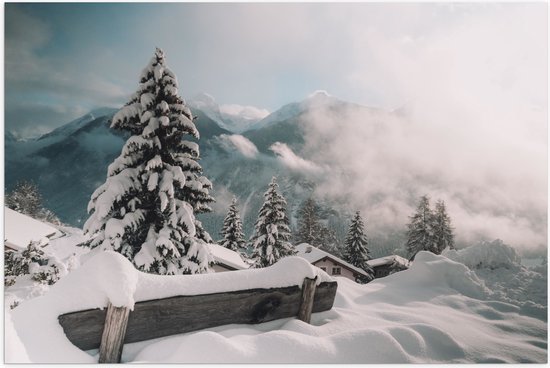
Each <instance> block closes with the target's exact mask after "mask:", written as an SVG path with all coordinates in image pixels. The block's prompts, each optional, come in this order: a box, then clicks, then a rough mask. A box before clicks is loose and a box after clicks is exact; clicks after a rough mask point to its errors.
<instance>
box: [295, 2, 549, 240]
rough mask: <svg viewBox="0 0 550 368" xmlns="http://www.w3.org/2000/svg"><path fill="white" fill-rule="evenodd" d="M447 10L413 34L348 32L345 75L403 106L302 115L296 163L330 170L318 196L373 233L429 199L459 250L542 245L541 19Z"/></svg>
mask: <svg viewBox="0 0 550 368" xmlns="http://www.w3.org/2000/svg"><path fill="white" fill-rule="evenodd" d="M456 11H458V12H460V15H461V16H460V17H457V19H455V20H454V21H453V22H449V23H448V24H435V25H433V24H432V26H433V29H428V30H424V31H423V32H422V35H418V34H417V36H416V37H415V36H414V35H409V36H408V37H404V34H403V33H400V32H397V33H395V34H390V33H384V32H380V30H379V29H376V28H371V29H363V30H362V31H361V32H358V33H357V34H356V35H355V41H354V42H355V43H356V52H355V56H356V62H357V65H356V68H355V69H354V71H353V73H351V74H350V75H349V77H350V78H351V79H353V80H354V81H355V82H356V83H357V84H358V85H361V86H363V87H362V88H365V90H366V89H368V88H373V87H380V88H381V90H382V91H384V93H386V100H387V101H389V100H392V99H393V100H394V101H400V100H401V101H407V103H406V104H405V105H404V107H403V108H402V109H399V110H397V111H396V112H395V113H389V112H388V113H386V112H384V111H381V110H376V109H366V108H365V109H358V108H351V107H350V108H348V109H346V110H345V111H343V112H342V114H340V115H338V116H337V117H336V116H335V115H334V114H333V113H332V112H331V111H327V110H324V111H323V110H321V111H315V112H313V113H312V114H310V115H309V116H307V117H305V119H304V121H305V124H306V129H304V131H305V132H306V138H305V140H306V146H305V148H304V155H305V156H306V157H314V159H315V162H316V163H326V164H327V165H328V166H329V167H330V170H331V173H332V175H330V176H327V177H326V180H325V181H324V182H323V183H321V185H320V186H319V188H318V193H319V194H321V195H325V196H328V197H331V198H338V199H342V200H345V201H346V203H350V204H353V205H355V206H357V207H358V208H359V209H361V210H362V211H363V213H364V214H365V215H366V217H367V219H368V220H367V221H368V222H369V223H370V228H371V229H376V231H386V229H388V228H395V227H399V228H402V229H405V224H406V223H407V222H408V217H407V216H409V215H410V214H412V213H413V212H414V210H415V207H416V201H417V199H418V197H419V196H420V195H423V194H429V195H430V196H431V197H432V199H433V200H436V199H438V198H441V199H443V200H445V201H446V203H447V206H448V209H449V212H450V215H451V217H452V219H453V223H454V226H455V227H456V234H457V239H458V240H459V241H461V242H463V243H469V242H472V241H474V240H475V239H476V238H488V239H494V238H501V239H503V240H504V241H505V242H507V243H510V244H513V245H515V246H516V247H518V248H536V247H539V246H541V245H544V246H546V244H547V226H546V224H547V214H546V211H547V203H548V197H547V180H548V179H547V178H548V161H547V134H548V130H547V129H548V127H547V121H548V106H547V97H548V96H547V90H546V88H547V66H546V63H547V57H546V53H547V50H548V46H547V45H548V43H547V32H546V15H545V13H544V12H542V13H540V14H539V13H537V7H522V6H519V7H518V6H502V7H499V6H490V7H489V8H488V9H484V8H473V9H472V8H469V7H466V8H460V7H459V9H458V10H456ZM420 19H422V17H420V18H419V20H418V24H417V26H419V27H420V26H421V24H420ZM406 21H407V22H408V21H410V19H406ZM526 22H528V23H529V27H525V24H526ZM364 45H369V47H368V48H365V47H364ZM371 50H376V53H375V55H374V54H373V53H372V52H371ZM319 147H322V149H319ZM314 152H315V153H316V154H315V155H313V153H314Z"/></svg>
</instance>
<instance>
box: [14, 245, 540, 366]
mask: <svg viewBox="0 0 550 368" xmlns="http://www.w3.org/2000/svg"><path fill="white" fill-rule="evenodd" d="M125 263H128V265H129V262H127V261H126V260H125V259H124V258H123V257H120V256H118V255H116V254H112V253H105V255H104V257H102V258H96V257H94V258H93V259H91V260H89V261H88V262H86V263H84V264H83V265H82V266H81V267H80V268H79V269H77V270H76V271H75V272H72V273H70V274H69V275H68V276H66V277H65V278H64V279H62V280H61V281H60V282H58V283H57V284H55V285H54V286H53V287H52V288H51V290H50V292H48V293H47V294H46V295H44V296H42V297H39V298H36V299H33V300H30V301H26V302H25V303H23V304H22V305H21V306H19V307H18V308H16V309H15V310H14V311H13V322H14V326H15V329H16V331H17V334H18V335H19V337H20V339H21V341H22V342H23V344H24V346H25V349H26V351H27V354H28V357H29V359H30V360H31V361H33V362H40V363H46V362H55V363H62V362H72V363H85V362H87V363H90V362H91V363H93V362H96V361H97V355H95V356H92V355H90V354H88V353H86V352H82V351H80V350H79V349H77V348H76V347H74V346H73V345H72V344H70V342H69V341H68V340H67V339H66V338H65V335H64V334H63V330H62V329H61V327H60V326H59V324H58V323H57V315H59V314H60V313H61V312H63V311H66V310H68V309H70V308H69V307H68V305H70V306H71V307H73V308H74V307H76V306H77V305H80V307H83V306H85V305H91V304H93V303H91V302H90V301H88V302H86V299H85V298H86V297H87V295H88V294H91V295H92V296H88V298H89V300H95V302H96V303H99V302H101V301H102V302H106V299H107V295H109V296H108V297H109V298H110V297H111V294H109V293H111V292H115V291H116V290H117V289H116V288H117V286H114V285H112V286H111V285H109V286H107V285H104V284H103V282H104V281H103V280H111V282H112V283H113V284H114V283H122V284H124V285H126V288H128V289H132V288H133V287H135V293H134V294H133V299H134V300H135V301H140V300H145V299H149V298H153V299H154V298H158V297H169V296H173V295H193V294H194V293H201V294H202V293H212V292H222V291H229V290H234V289H248V288H256V287H267V286H270V285H271V286H275V285H276V286H290V285H301V283H302V280H303V278H304V277H318V282H322V281H329V280H331V279H330V277H329V276H328V275H327V274H326V273H324V272H322V271H321V270H319V269H318V268H316V267H314V266H312V265H311V264H309V263H308V262H307V261H306V260H304V259H301V258H299V257H288V258H283V259H281V260H280V261H279V262H278V263H276V264H275V265H273V266H271V267H268V268H265V269H252V270H242V271H233V272H225V273H219V274H202V275H192V276H157V275H149V274H144V273H141V272H138V271H136V270H134V269H130V268H129V267H127V266H128V265H127V264H125ZM112 268H117V269H118V271H116V270H115V271H114V270H113V269H112ZM77 271H80V272H81V273H77ZM100 273H104V276H100V275H99V274H100ZM85 276H86V277H85ZM101 277H104V279H102V278H101ZM117 278H123V280H122V281H118V279H117ZM136 278H137V282H136ZM63 281H65V282H64V283H63ZM337 281H338V290H337V295H336V300H335V304H334V307H333V308H332V309H331V310H329V311H325V312H321V313H314V314H313V315H312V320H311V324H307V323H304V322H302V321H299V320H297V319H295V318H287V319H280V320H275V321H270V322H267V323H262V324H258V325H226V326H219V327H216V328H212V329H209V330H202V331H197V332H192V333H187V334H181V335H175V336H170V337H165V338H160V339H154V340H150V341H143V342H138V343H133V344H126V345H125V346H124V351H123V356H122V361H123V362H156V363H160V362H166V363H264V364H265V363H333V364H334V363H363V364H364V363H474V362H477V363H482V362H483V363H491V362H492V363H499V362H500V363H504V362H506V363H519V362H535V363H543V362H546V359H547V324H546V322H545V320H544V318H542V317H540V318H538V317H536V316H535V318H533V317H532V316H528V315H525V314H522V313H521V312H522V309H521V308H520V307H518V306H515V305H512V304H509V303H504V302H501V301H495V300H492V298H493V295H492V293H491V292H490V291H489V290H488V289H487V288H486V287H485V286H484V284H483V282H482V281H481V280H480V279H479V278H478V277H477V276H476V274H475V273H474V271H472V270H470V269H469V268H468V267H466V266H465V265H464V264H461V263H457V262H455V261H452V260H450V259H448V258H446V257H444V256H437V255H434V254H431V253H428V252H420V253H418V254H417V256H416V260H415V261H414V262H413V264H412V265H411V267H410V269H409V270H406V271H402V272H398V273H395V274H392V275H390V276H388V277H385V278H382V279H377V280H375V281H373V282H371V283H369V284H366V285H360V284H357V283H355V282H353V281H351V280H348V279H346V278H343V277H338V278H337ZM100 287H101V288H107V289H110V288H111V289H110V290H107V292H106V291H105V290H103V289H102V291H101V293H100V292H99V291H98V290H97V289H98V288H100ZM119 291H120V290H119ZM94 294H95V295H96V296H95V297H93V295H94ZM130 294H131V293H130V292H125V294H124V296H122V297H120V299H121V300H119V302H124V303H128V304H129V303H130V302H131V296H130ZM37 311H40V313H37ZM45 341H47V342H48V343H47V344H45V343H44V342H45ZM21 361H23V360H21Z"/></svg>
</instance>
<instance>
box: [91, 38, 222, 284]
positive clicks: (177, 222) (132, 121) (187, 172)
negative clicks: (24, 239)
mask: <svg viewBox="0 0 550 368" xmlns="http://www.w3.org/2000/svg"><path fill="white" fill-rule="evenodd" d="M111 127H112V128H116V129H121V130H126V131H128V132H130V134H131V135H132V136H131V137H130V138H129V139H128V140H127V141H126V143H125V145H124V147H123V148H122V152H121V154H120V156H119V157H118V158H116V159H115V161H114V162H113V163H112V164H111V165H109V168H108V173H107V180H106V182H105V183H104V184H102V185H101V186H100V187H99V188H97V189H96V191H95V192H94V193H93V194H92V197H91V200H90V202H89V204H88V212H90V218H89V219H88V221H86V224H85V225H84V230H85V232H86V233H87V234H91V235H92V238H91V239H90V240H89V241H88V242H86V243H85V244H84V245H85V246H88V247H91V248H98V249H100V250H114V251H116V252H119V253H121V254H123V255H124V256H125V257H127V258H128V259H129V260H131V261H133V263H134V264H135V265H136V266H137V267H138V268H139V269H141V270H143V271H146V272H150V273H157V274H192V273H203V272H207V271H208V266H209V263H211V262H212V256H211V254H210V251H209V249H208V247H207V246H206V244H205V242H204V240H205V239H209V238H210V236H209V235H208V234H207V233H206V232H205V231H204V230H203V229H202V228H201V227H200V223H198V222H197V221H196V219H195V216H194V213H196V212H204V211H208V210H209V207H208V202H211V201H212V200H213V199H212V198H211V197H210V195H209V189H210V188H211V186H212V184H211V183H210V181H208V179H206V178H205V177H203V176H201V172H202V168H201V166H200V165H199V164H198V162H197V160H198V159H199V147H198V145H197V144H196V143H194V142H190V141H186V140H184V139H183V138H184V137H185V136H186V135H189V136H192V137H195V138H198V137H199V133H198V131H197V129H196V127H195V124H194V123H193V116H192V115H191V111H190V110H189V108H188V107H187V106H186V104H185V102H184V101H183V99H182V98H181V97H179V96H178V83H177V80H176V76H175V74H174V73H173V72H172V71H171V70H170V69H168V68H167V67H166V65H165V57H164V52H163V51H162V50H160V49H157V50H156V52H155V55H154V56H153V58H152V59H151V61H150V62H149V64H148V65H147V67H145V69H144V70H143V72H142V74H141V77H140V84H139V88H138V90H137V92H136V93H135V94H134V95H133V96H132V98H131V100H130V102H128V103H127V104H126V105H125V106H124V107H123V108H122V109H121V110H120V111H118V112H117V113H116V114H115V116H114V117H113V121H112V124H111Z"/></svg>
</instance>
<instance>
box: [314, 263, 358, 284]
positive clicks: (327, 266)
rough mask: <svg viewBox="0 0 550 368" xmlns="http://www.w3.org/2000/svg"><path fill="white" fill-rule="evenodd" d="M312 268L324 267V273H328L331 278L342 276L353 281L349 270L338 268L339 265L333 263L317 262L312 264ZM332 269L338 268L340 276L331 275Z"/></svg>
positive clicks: (353, 277) (353, 278)
mask: <svg viewBox="0 0 550 368" xmlns="http://www.w3.org/2000/svg"><path fill="white" fill-rule="evenodd" d="M313 265H314V266H317V267H319V268H321V267H325V269H326V271H325V272H326V273H328V274H329V275H331V276H343V277H346V278H348V279H350V280H352V281H355V276H354V275H353V272H351V271H350V270H348V269H346V268H344V267H342V266H340V265H339V264H337V263H334V262H332V261H330V260H321V261H318V262H315V263H313ZM333 267H340V272H341V274H340V275H333V274H332V268H333Z"/></svg>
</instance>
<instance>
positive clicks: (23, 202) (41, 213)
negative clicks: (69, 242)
mask: <svg viewBox="0 0 550 368" xmlns="http://www.w3.org/2000/svg"><path fill="white" fill-rule="evenodd" d="M5 204H6V206H7V207H8V208H11V209H12V210H14V211H17V212H19V213H22V214H25V215H28V216H30V217H32V218H35V219H37V220H44V221H47V222H50V223H52V224H56V225H61V221H60V220H59V219H58V218H57V216H56V215H55V214H54V213H53V212H52V211H50V210H48V209H47V208H44V206H43V203H42V195H41V194H40V191H39V190H38V186H37V185H36V184H35V183H34V182H32V181H27V180H22V181H19V182H17V184H16V185H15V188H14V189H13V190H12V191H11V192H10V193H8V194H6V203H5Z"/></svg>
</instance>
